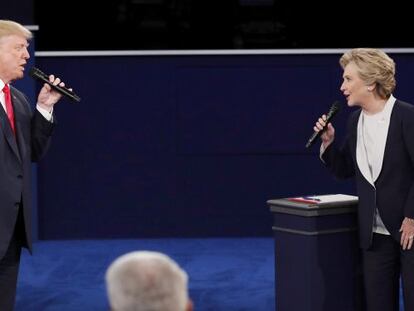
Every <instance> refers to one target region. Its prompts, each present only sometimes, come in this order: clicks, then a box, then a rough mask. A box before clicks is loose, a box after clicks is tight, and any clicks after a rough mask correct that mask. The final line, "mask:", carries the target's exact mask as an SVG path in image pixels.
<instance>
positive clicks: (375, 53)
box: [339, 48, 396, 99]
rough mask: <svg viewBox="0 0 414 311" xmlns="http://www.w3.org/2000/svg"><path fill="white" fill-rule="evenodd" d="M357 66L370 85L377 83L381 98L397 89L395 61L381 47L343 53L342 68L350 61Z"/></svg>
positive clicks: (388, 95) (360, 74)
mask: <svg viewBox="0 0 414 311" xmlns="http://www.w3.org/2000/svg"><path fill="white" fill-rule="evenodd" d="M351 62H352V63H354V64H355V65H356V66H357V68H358V69H357V70H358V74H359V77H360V78H361V79H362V80H363V81H364V82H365V83H366V84H368V85H370V84H375V86H376V92H377V94H378V95H379V96H380V97H381V98H384V99H386V98H388V97H390V95H391V93H392V92H393V91H394V89H395V85H396V81H395V63H394V61H393V60H392V59H391V57H389V56H388V55H387V54H386V53H384V52H383V51H381V50H379V49H370V48H358V49H352V50H350V51H348V52H346V53H345V54H344V55H342V57H341V59H340V60H339V63H340V64H341V67H342V69H345V67H346V66H347V65H348V64H349V63H351Z"/></svg>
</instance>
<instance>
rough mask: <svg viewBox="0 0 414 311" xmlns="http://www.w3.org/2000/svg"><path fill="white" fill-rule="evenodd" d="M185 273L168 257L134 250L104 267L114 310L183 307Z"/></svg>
mask: <svg viewBox="0 0 414 311" xmlns="http://www.w3.org/2000/svg"><path fill="white" fill-rule="evenodd" d="M187 284H188V276H187V273H186V272H185V271H184V270H182V269H181V268H180V267H179V266H178V264H177V263H176V262H175V261H173V260H172V259H171V258H170V257H168V256H166V255H164V254H161V253H158V252H150V251H136V252H131V253H127V254H125V255H123V256H121V257H119V258H117V259H116V260H115V261H114V262H113V263H112V264H111V265H110V266H109V268H108V270H107V271H106V288H107V292H108V298H109V303H110V305H111V308H112V310H114V311H161V310H162V311H184V310H185V308H186V306H187V303H188V301H189V297H188V285H187Z"/></svg>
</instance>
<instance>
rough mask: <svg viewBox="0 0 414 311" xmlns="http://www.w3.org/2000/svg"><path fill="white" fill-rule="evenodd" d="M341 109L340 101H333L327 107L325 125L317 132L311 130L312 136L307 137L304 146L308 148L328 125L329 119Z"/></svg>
mask: <svg viewBox="0 0 414 311" xmlns="http://www.w3.org/2000/svg"><path fill="white" fill-rule="evenodd" d="M340 109H341V103H340V102H339V101H338V100H337V101H335V102H334V103H333V105H332V106H331V108H330V109H329V111H328V113H327V114H326V120H325V122H326V125H325V127H324V128H323V129H322V130H321V131H319V132H313V134H312V136H311V137H310V138H309V140H308V142H307V143H306V148H309V147H310V146H312V144H313V143H314V142H315V140H316V139H317V138H318V137H319V136H321V135H322V133H323V131H324V130H325V128H326V127H327V126H328V123H329V122H330V121H331V119H332V118H333V117H334V115H335V114H336V113H337V112H338V111H339V110H340Z"/></svg>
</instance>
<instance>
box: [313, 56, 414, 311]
mask: <svg viewBox="0 0 414 311" xmlns="http://www.w3.org/2000/svg"><path fill="white" fill-rule="evenodd" d="M340 64H341V66H342V68H343V69H344V73H343V83H342V86H341V91H342V92H343V94H344V96H345V97H346V99H347V103H348V106H358V107H359V108H360V109H359V110H357V111H355V112H354V113H353V114H352V115H351V116H350V119H349V122H348V130H347V138H346V141H345V144H344V145H343V146H342V147H341V148H339V147H337V145H336V143H335V142H334V137H335V129H334V127H333V126H332V124H330V123H329V124H326V122H325V121H326V116H322V117H321V118H320V119H319V120H318V121H317V122H316V125H315V127H314V130H315V131H320V130H324V132H323V133H322V135H321V138H322V146H321V158H322V160H323V161H324V163H325V164H326V165H327V167H328V168H329V169H330V170H331V171H332V173H333V174H334V175H335V176H337V177H339V178H347V177H355V178H356V183H357V190H358V196H359V207H358V222H359V237H360V246H361V248H362V260H363V273H364V288H365V296H366V303H367V310H368V311H374V310H375V311H398V310H399V280H400V276H401V278H402V284H403V293H404V305H405V310H414V247H412V246H413V237H414V106H412V105H410V104H407V103H404V102H402V101H399V100H396V99H395V98H394V97H393V96H392V92H393V90H394V88H395V84H396V83H395V78H394V75H395V64H394V61H393V60H392V59H391V58H390V57H389V56H388V55H386V54H385V53H384V52H382V51H380V50H378V49H353V50H350V51H349V52H347V53H345V54H344V55H343V56H342V57H341V59H340ZM325 126H326V128H325Z"/></svg>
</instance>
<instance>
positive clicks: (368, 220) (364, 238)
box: [322, 100, 414, 249]
mask: <svg viewBox="0 0 414 311" xmlns="http://www.w3.org/2000/svg"><path fill="white" fill-rule="evenodd" d="M360 114H361V110H358V111H355V112H354V113H353V114H352V115H351V116H350V118H349V120H348V130H347V137H346V141H345V144H344V145H343V147H342V148H337V146H336V145H335V143H333V144H331V145H330V146H328V148H327V149H326V150H325V152H324V153H323V154H322V159H323V160H324V162H325V163H326V165H327V167H328V168H329V169H330V170H331V171H332V173H333V174H334V175H335V176H336V177H338V178H347V177H351V176H355V178H356V184H357V191H358V196H359V206H358V223H359V238H360V246H361V247H362V248H363V249H367V248H369V247H370V245H371V242H372V229H373V223H374V211H375V207H378V210H379V213H380V216H381V219H382V221H383V222H384V225H385V227H386V228H387V230H388V231H389V232H390V234H391V235H392V236H393V237H394V239H395V240H396V241H400V237H401V234H400V232H399V229H400V227H401V224H402V221H403V219H404V217H409V218H414V106H412V105H410V104H407V103H404V102H402V101H399V100H397V101H396V102H395V104H394V107H393V110H392V113H391V119H390V124H389V128H388V136H387V140H386V145H385V151H384V159H383V165H382V170H381V172H380V175H379V176H378V178H377V180H376V181H375V188H374V187H373V186H372V185H371V184H370V183H369V182H368V181H367V180H366V179H365V178H364V176H363V175H362V174H361V171H360V170H359V168H358V165H357V161H356V145H357V127H358V119H359V116H360Z"/></svg>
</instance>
